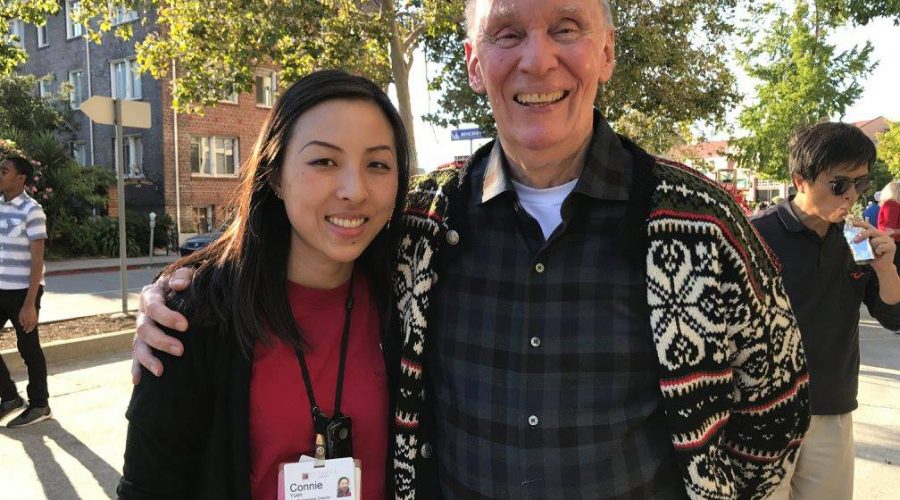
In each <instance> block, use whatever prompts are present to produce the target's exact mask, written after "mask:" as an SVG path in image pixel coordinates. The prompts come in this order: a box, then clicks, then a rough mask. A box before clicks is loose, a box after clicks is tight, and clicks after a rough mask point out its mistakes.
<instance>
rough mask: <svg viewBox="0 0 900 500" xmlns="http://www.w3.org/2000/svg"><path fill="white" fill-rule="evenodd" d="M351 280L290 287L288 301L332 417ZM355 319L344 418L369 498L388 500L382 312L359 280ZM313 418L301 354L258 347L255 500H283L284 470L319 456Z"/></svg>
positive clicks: (253, 399)
mask: <svg viewBox="0 0 900 500" xmlns="http://www.w3.org/2000/svg"><path fill="white" fill-rule="evenodd" d="M348 286H349V282H348V283H345V284H343V285H341V286H339V287H338V288H335V289H333V290H315V289H312V288H306V287H302V286H300V285H297V284H295V283H289V284H288V298H289V300H290V304H291V310H292V311H293V313H294V318H295V319H296V320H297V325H298V326H299V327H300V331H301V332H303V335H304V337H305V339H306V340H307V342H308V343H309V345H310V348H309V350H307V351H305V353H304V354H305V357H306V364H307V366H308V367H309V375H310V378H311V379H312V386H313V394H314V395H315V398H316V403H317V404H318V405H319V407H320V408H322V410H323V411H324V412H325V414H326V415H328V416H329V417H330V416H331V413H332V412H333V411H334V390H335V385H336V384H337V372H338V364H339V362H340V354H341V334H342V333H343V328H344V311H345V308H344V304H345V300H346V298H347V288H348ZM353 299H354V303H353V317H352V319H351V323H350V341H349V345H348V348H347V365H346V368H345V373H344V388H343V397H342V398H341V413H343V414H345V415H348V416H350V418H351V419H352V425H353V453H354V458H358V459H360V460H361V461H362V498H365V499H367V500H383V499H384V498H385V466H386V460H387V443H388V436H387V432H388V390H387V374H386V372H385V366H384V358H383V356H382V352H381V334H380V322H379V318H378V309H377V307H376V305H375V304H374V302H373V301H372V300H371V297H370V293H369V284H368V281H367V280H366V279H364V278H363V277H361V276H359V275H357V276H356V277H355V278H354V285H353ZM314 441H315V433H314V432H313V425H312V417H311V416H310V408H309V399H308V397H307V395H306V389H305V387H304V385H303V375H302V372H301V370H300V363H299V362H298V361H297V355H296V354H295V353H294V350H293V349H292V348H291V347H290V346H288V345H287V344H285V343H283V342H281V341H280V340H277V339H275V342H274V343H273V344H272V345H271V346H268V347H267V346H265V345H263V344H261V343H259V342H257V343H256V346H255V348H254V356H253V372H252V375H251V379H250V488H251V492H252V494H253V498H254V499H269V500H271V499H275V498H277V496H278V488H277V487H278V484H277V482H278V465H279V464H281V463H284V462H290V461H295V460H297V459H298V458H299V457H300V455H301V454H306V455H309V456H313V455H314V453H313V444H314Z"/></svg>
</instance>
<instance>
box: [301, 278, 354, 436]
mask: <svg viewBox="0 0 900 500" xmlns="http://www.w3.org/2000/svg"><path fill="white" fill-rule="evenodd" d="M345 308H346V311H347V312H346V315H345V316H344V333H343V337H342V338H341V360H340V364H339V365H338V376H337V387H336V388H335V391H334V392H335V394H334V413H332V415H331V416H332V419H333V418H335V417H338V416H340V415H341V391H342V389H343V386H344V366H345V365H346V364H347V344H348V341H349V340H350V316H351V315H352V314H351V313H352V312H353V274H352V273H351V274H350V287H349V290H348V291H347V301H346V303H345ZM294 352H295V353H296V354H297V360H298V361H299V362H300V371H301V372H302V373H303V384H304V385H306V395H307V396H309V407H310V408H311V409H312V421H313V430H314V432H315V433H316V434H319V435H323V436H324V435H325V433H326V428H327V427H328V422H329V421H330V419H329V418H328V417H327V416H325V413H324V412H323V411H322V410H321V409H320V408H319V405H317V404H316V398H315V396H314V395H313V388H312V382H311V380H310V377H309V369H308V368H307V367H306V358H305V357H304V356H303V351H302V350H301V349H295V350H294ZM317 437H318V436H317Z"/></svg>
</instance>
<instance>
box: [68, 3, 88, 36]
mask: <svg viewBox="0 0 900 500" xmlns="http://www.w3.org/2000/svg"><path fill="white" fill-rule="evenodd" d="M80 10H81V2H80V1H78V0H66V39H67V40H71V39H73V38H79V37H81V36H82V35H84V26H82V25H81V24H80V23H76V22H75V21H74V20H73V19H72V15H73V14H77V13H78V12H79V11H80Z"/></svg>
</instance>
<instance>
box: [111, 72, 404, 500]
mask: <svg viewBox="0 0 900 500" xmlns="http://www.w3.org/2000/svg"><path fill="white" fill-rule="evenodd" d="M408 154H409V153H408V146H407V140H406V135H405V130H404V128H403V124H402V121H401V120H400V117H399V115H398V114H397V112H396V110H395V109H394V108H393V106H392V105H391V103H390V101H389V99H388V97H387V96H386V95H385V94H384V93H383V92H382V91H381V90H380V89H379V88H378V87H377V86H376V85H374V84H373V83H372V82H370V81H368V80H366V79H364V78H361V77H356V76H351V75H348V74H346V73H344V72H340V71H321V72H317V73H313V74H311V75H309V76H307V77H305V78H303V79H301V80H300V81H298V82H297V83H296V84H294V85H293V86H291V87H290V88H289V89H287V90H286V91H285V93H284V95H282V96H281V97H280V98H279V100H278V102H277V103H276V104H275V107H274V108H273V109H272V112H271V114H270V115H269V117H268V119H267V121H266V123H265V124H264V126H263V130H262V132H261V134H260V137H259V139H258V141H257V143H256V146H255V148H254V151H253V153H252V155H251V157H250V159H249V160H248V162H247V164H246V165H245V167H244V170H243V179H242V183H241V187H240V189H239V191H238V193H237V196H236V210H235V218H234V222H233V223H232V224H231V225H230V227H229V228H228V230H227V231H226V232H225V234H224V235H223V236H222V238H220V239H219V240H218V241H216V242H215V243H214V244H213V245H211V246H209V247H208V248H206V249H204V250H203V251H201V252H199V253H197V254H194V255H192V256H190V257H186V258H185V259H182V260H181V261H179V262H177V263H175V264H173V265H172V267H171V268H170V269H176V268H177V267H181V266H195V267H197V269H198V271H197V277H196V280H195V282H194V286H192V287H191V289H190V290H189V291H187V292H184V293H182V294H179V295H176V296H173V297H172V298H171V299H170V304H173V305H174V306H175V307H177V308H178V309H179V310H180V311H182V312H183V313H184V314H185V315H186V316H187V317H188V319H189V320H190V325H191V327H190V330H189V331H187V332H185V333H175V332H170V333H172V334H174V335H177V336H178V337H179V338H180V339H181V341H182V342H184V344H185V352H184V356H182V357H179V358H175V357H171V356H166V355H165V354H161V353H160V356H161V357H163V358H164V359H165V363H166V371H165V374H164V375H163V376H162V377H160V378H157V377H154V376H149V375H147V376H144V377H142V380H141V382H140V384H138V385H137V386H136V387H135V389H134V393H133V394H132V398H131V402H130V404H129V407H128V411H127V417H128V419H129V427H128V441H127V445H126V450H125V466H124V474H123V477H122V480H121V482H120V484H119V489H118V493H119V495H120V497H121V498H222V499H224V498H251V497H252V498H260V499H274V498H277V492H278V468H279V464H282V463H285V462H292V461H296V460H297V459H298V458H299V457H300V455H301V454H306V455H309V456H313V455H314V453H315V451H314V448H315V446H316V438H317V434H324V433H325V430H324V428H325V427H327V424H328V423H329V422H334V421H337V420H339V419H346V418H347V417H349V419H350V420H351V421H352V426H351V427H350V428H351V429H352V431H351V433H350V435H351V436H352V449H353V456H354V458H358V459H360V460H361V462H362V490H361V493H362V497H363V498H365V499H366V500H370V499H372V500H378V499H383V498H385V495H386V491H385V478H386V474H385V467H386V461H387V456H388V451H387V446H388V443H387V435H388V434H387V433H388V430H389V421H388V413H389V410H388V407H389V404H388V387H387V376H386V370H385V362H384V358H383V354H382V350H381V344H382V331H383V325H385V323H386V322H387V319H388V318H387V311H389V310H390V292H389V290H390V286H389V282H388V280H389V272H390V270H391V264H392V262H391V258H392V256H393V255H394V250H395V247H396V245H395V243H396V238H397V235H396V234H395V233H394V231H392V229H391V225H390V220H391V219H392V218H393V219H399V213H400V209H401V206H402V200H403V198H402V197H403V195H404V194H405V193H406V190H407V184H408V173H407V165H408ZM395 226H396V225H395ZM395 230H396V227H395ZM338 414H340V415H338ZM336 416H338V417H339V419H335V417H336ZM329 458H331V457H329ZM348 488H349V484H348Z"/></svg>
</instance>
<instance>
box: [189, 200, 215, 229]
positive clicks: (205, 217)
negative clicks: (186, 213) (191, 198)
mask: <svg viewBox="0 0 900 500" xmlns="http://www.w3.org/2000/svg"><path fill="white" fill-rule="evenodd" d="M191 211H192V213H191V216H192V218H193V220H194V227H195V228H197V232H198V233H209V232H212V230H213V228H214V227H215V220H214V217H215V214H216V210H215V207H214V206H212V205H209V206H206V207H192V209H191Z"/></svg>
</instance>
